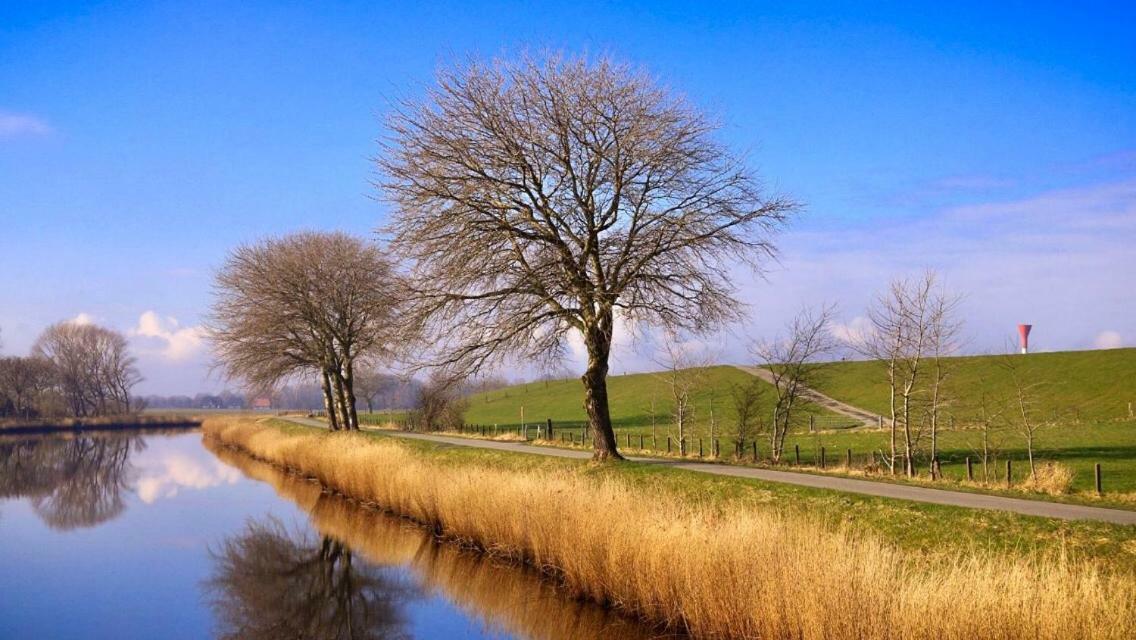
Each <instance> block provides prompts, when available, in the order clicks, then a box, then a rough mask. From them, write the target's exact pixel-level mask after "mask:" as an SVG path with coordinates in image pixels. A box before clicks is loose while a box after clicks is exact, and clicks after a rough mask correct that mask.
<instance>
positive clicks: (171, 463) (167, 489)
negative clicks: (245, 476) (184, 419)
mask: <svg viewBox="0 0 1136 640" xmlns="http://www.w3.org/2000/svg"><path fill="white" fill-rule="evenodd" d="M159 464H160V465H161V468H160V469H159V470H157V471H150V472H147V473H146V474H145V475H143V476H142V477H141V478H139V479H138V484H137V491H138V497H139V498H141V499H142V502H145V503H146V504H152V503H153V502H154V501H156V500H158V499H159V498H172V497H174V496H176V495H177V494H178V491H179V490H180V489H183V488H185V489H208V488H209V487H216V486H219V485H222V484H235V483H236V482H237V481H238V480H240V478H241V474H240V472H239V471H237V470H236V469H233V468H232V467H228V466H226V465H225V464H223V463H222V462H221V461H220V460H213V461H212V464H211V465H205V464H202V463H201V462H199V461H197V460H194V459H192V458H189V457H187V456H184V455H182V454H178V453H171V454H169V455H166V456H164V457H163V458H162V459H161V460H160V461H159Z"/></svg>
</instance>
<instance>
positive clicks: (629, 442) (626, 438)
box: [624, 433, 631, 449]
mask: <svg viewBox="0 0 1136 640" xmlns="http://www.w3.org/2000/svg"><path fill="white" fill-rule="evenodd" d="M624 435H625V436H626V437H625V438H624V440H626V441H627V448H628V449H630V448H631V434H630V433H627V434H624Z"/></svg>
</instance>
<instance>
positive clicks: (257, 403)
mask: <svg viewBox="0 0 1136 640" xmlns="http://www.w3.org/2000/svg"><path fill="white" fill-rule="evenodd" d="M252 408H253V410H254V411H263V410H265V409H271V408H272V398H269V397H268V396H260V397H257V398H253V399H252Z"/></svg>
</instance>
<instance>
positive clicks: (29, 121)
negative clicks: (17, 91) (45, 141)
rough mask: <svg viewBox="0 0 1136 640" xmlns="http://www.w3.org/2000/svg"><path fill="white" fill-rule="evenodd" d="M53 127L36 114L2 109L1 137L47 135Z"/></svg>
mask: <svg viewBox="0 0 1136 640" xmlns="http://www.w3.org/2000/svg"><path fill="white" fill-rule="evenodd" d="M52 131H53V129H52V128H51V125H49V124H48V123H47V122H46V121H45V120H43V119H42V118H37V117H36V116H31V115H26V114H21V113H11V112H8V111H0V138H15V137H17V136H46V135H48V134H50V133H52Z"/></svg>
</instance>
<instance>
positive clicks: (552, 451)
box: [284, 416, 1136, 525]
mask: <svg viewBox="0 0 1136 640" xmlns="http://www.w3.org/2000/svg"><path fill="white" fill-rule="evenodd" d="M284 419H285V420H289V421H291V422H295V423H297V424H302V425H306V426H310V427H325V428H326V427H327V423H325V422H323V421H321V420H315V419H312V418H300V417H294V416H287V417H285V418H284ZM381 433H383V434H384V435H386V436H390V437H392V438H405V439H407V440H425V441H428V442H436V443H441V444H447V445H452V446H456V447H473V448H475V449H489V450H492V451H509V452H512V453H524V454H529V455H538V456H551V457H555V458H574V459H584V460H586V459H589V458H591V457H592V455H591V453H590V452H587V451H580V450H577V449H562V448H559V447H548V446H539V445H532V444H527V443H523V442H508V441H498V440H480V439H476V438H461V437H455V436H440V435H432V434H426V433H408V432H405V431H392V430H386V429H383V430H381ZM628 459H629V460H634V461H636V462H644V463H649V464H659V465H666V466H669V467H673V468H676V469H686V470H688V471H697V472H699V473H709V474H712V475H719V476H733V477H736V478H753V479H755V480H763V481H765V482H780V483H782V484H792V485H798V486H802V487H813V488H815V489H829V490H832V491H845V492H848V493H859V494H862V495H868V496H879V497H881V498H893V499H896V500H910V501H913V502H925V503H928V504H944V505H949V506H952V507H966V508H969V509H989V510H992V511H1010V512H1013V513H1020V514H1023V515H1027V516H1040V517H1044V518H1060V519H1063V520H1096V521H1099V522H1111V523H1114V524H1125V525H1136V511H1125V510H1123V509H1106V508H1103V507H1090V506H1085V505H1078V504H1065V503H1060V502H1047V501H1044V500H1024V499H1022V498H1008V497H1005V496H992V495H985V494H981V493H967V492H964V491H947V490H944V489H932V488H930V487H918V486H911V485H905V484H895V483H890V482H873V481H871V480H859V479H856V478H845V477H841V476H832V475H819V474H811V473H801V472H794V471H777V470H774V469H758V468H755V467H741V466H735V465H728V464H712V463H706V462H690V461H686V460H675V459H670V458H643V457H638V456H630V457H628Z"/></svg>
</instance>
